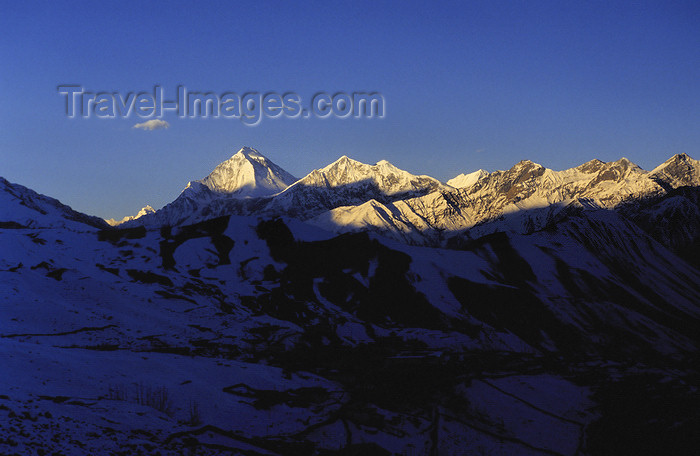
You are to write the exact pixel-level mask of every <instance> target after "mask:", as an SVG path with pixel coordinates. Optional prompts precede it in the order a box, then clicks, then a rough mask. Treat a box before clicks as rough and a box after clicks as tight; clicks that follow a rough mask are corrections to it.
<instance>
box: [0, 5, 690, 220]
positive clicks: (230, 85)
mask: <svg viewBox="0 0 700 456" xmlns="http://www.w3.org/2000/svg"><path fill="white" fill-rule="evenodd" d="M298 3H302V2H298ZM303 3H304V4H303V5H298V4H297V2H279V3H278V2H264V1H256V2H173V3H159V2H143V1H139V2H129V1H119V2H104V3H103V2H84V3H63V2H46V3H37V2H10V1H2V2H1V7H2V8H1V9H2V13H1V14H0V33H1V35H0V36H1V39H0V90H1V95H0V100H1V101H2V102H1V103H0V176H3V177H5V178H7V179H9V180H10V181H12V182H17V183H21V184H23V185H26V186H28V187H30V188H33V189H35V190H37V191H39V192H41V193H45V194H48V195H50V196H53V197H56V198H59V199H60V200H61V201H62V202H64V203H66V204H69V205H71V206H72V207H74V208H75V209H77V210H80V211H84V212H87V213H90V214H94V215H99V216H102V217H119V218H120V217H122V216H124V215H127V214H133V213H135V212H136V211H137V210H138V209H139V208H140V207H141V206H143V205H145V204H147V203H148V204H151V205H153V206H154V207H156V208H157V207H160V206H162V205H164V204H166V203H167V202H169V201H171V200H173V199H174V198H175V197H176V196H177V195H178V194H179V192H180V191H181V190H182V188H183V187H184V186H185V184H186V183H187V182H188V181H189V180H193V179H198V178H202V177H204V176H205V175H206V174H208V172H209V171H210V170H211V169H212V168H213V167H214V166H216V165H217V164H218V163H219V162H221V161H223V160H225V159H227V158H228V157H229V156H230V155H232V154H233V153H234V152H235V151H236V150H238V149H239V148H240V147H241V146H243V145H248V146H252V147H255V148H257V149H259V150H260V151H261V152H262V153H263V154H265V155H267V156H268V157H269V158H271V159H272V160H273V161H275V162H276V163H277V164H279V165H280V166H282V167H283V168H285V169H287V170H288V171H289V172H291V173H292V174H294V175H297V176H303V175H304V174H306V173H307V172H309V171H311V170H312V169H313V168H318V167H322V166H325V165H326V164H328V163H330V162H332V161H333V160H335V159H336V158H338V157H339V156H341V155H343V154H345V155H348V156H350V157H353V158H356V159H358V160H361V161H364V162H367V163H375V162H376V161H378V160H381V159H387V160H389V161H391V162H392V163H394V164H395V165H397V166H399V167H401V168H404V169H407V170H409V171H411V172H416V173H425V174H430V175H432V176H434V177H437V178H439V179H442V180H446V179H449V178H451V177H453V176H454V175H456V174H458V173H460V172H469V171H473V170H476V169H478V168H485V169H488V170H495V169H507V168H510V167H511V166H512V165H513V164H514V163H515V162H517V161H519V160H521V159H525V158H527V159H531V160H533V161H536V162H538V163H541V164H543V165H545V166H547V167H550V168H554V169H564V168H568V167H571V166H575V165H578V164H580V163H582V162H584V161H586V160H589V159H592V158H599V159H601V160H605V161H610V160H616V159H618V158H619V157H621V156H626V157H627V158H629V159H631V160H632V161H634V162H636V163H637V164H639V165H640V166H642V167H643V168H646V169H650V168H651V167H653V166H655V165H657V164H658V163H660V162H662V161H663V160H665V159H666V158H667V157H669V156H671V155H672V154H674V153H680V152H686V153H688V154H690V155H691V156H693V157H695V158H700V124H699V121H700V3H699V2H697V1H687V2H677V1H658V2H629V3H628V2H619V1H601V2H561V1H552V2H538V1H534V0H531V1H523V2H516V1H508V2H499V1H472V2H469V1H463V2H455V3H442V2H377V1H371V2H344V4H343V5H341V4H334V5H329V4H328V3H332V2H317V3H316V2H314V3H307V2H303ZM333 3H334V2H333ZM66 83H76V84H81V85H83V86H84V87H85V88H86V89H88V90H95V91H102V90H104V91H110V92H111V91H118V92H122V93H125V92H129V91H144V90H150V89H151V88H152V87H153V85H154V84H157V83H159V84H161V85H162V86H163V87H164V88H165V89H166V92H171V93H172V92H173V91H174V90H175V88H176V86H177V85H178V84H184V85H185V86H186V87H187V88H188V89H190V90H202V91H215V92H224V91H229V90H230V91H236V92H247V91H258V92H266V91H276V92H285V91H296V92H297V93H299V94H300V95H302V96H304V97H305V98H309V97H311V95H312V94H314V93H315V92H317V91H328V92H331V93H333V92H336V91H339V90H343V91H348V92H352V91H360V90H367V91H379V92H381V93H382V94H383V95H384V96H385V99H386V117H385V118H384V119H381V120H376V119H375V120H366V119H365V120H351V119H346V120H339V119H325V120H320V119H309V120H302V119H297V120H290V119H263V121H262V123H261V124H260V125H259V126H256V127H252V128H251V127H246V126H244V125H242V124H241V122H239V121H237V120H231V119H219V120H214V119H184V120H183V119H179V118H178V117H177V116H176V115H175V114H170V115H169V116H168V115H166V117H165V120H167V121H168V122H170V124H171V127H170V128H169V129H167V130H157V131H142V130H135V129H133V128H132V126H133V125H134V124H135V123H137V122H139V121H140V120H139V119H138V118H135V117H131V118H128V119H111V120H105V119H96V118H92V119H68V118H66V117H65V115H64V111H63V106H64V99H63V97H61V96H60V95H59V94H58V93H57V91H56V87H57V86H58V85H59V84H66Z"/></svg>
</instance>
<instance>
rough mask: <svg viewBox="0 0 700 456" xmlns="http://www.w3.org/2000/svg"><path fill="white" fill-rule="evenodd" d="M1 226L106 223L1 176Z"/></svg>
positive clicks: (91, 226) (77, 226) (79, 227)
mask: <svg viewBox="0 0 700 456" xmlns="http://www.w3.org/2000/svg"><path fill="white" fill-rule="evenodd" d="M0 227H3V228H22V227H25V228H26V227H31V228H70V229H74V230H82V231H84V230H94V229H95V228H104V227H106V223H105V221H104V220H102V219H100V218H98V217H92V216H89V215H85V214H82V213H80V212H77V211H74V210H73V209H71V208H70V207H68V206H66V205H65V204H62V203H61V202H60V201H58V200H56V199H54V198H49V197H48V196H44V195H40V194H39V193H36V192H35V191H34V190H30V189H28V188H26V187H24V186H22V185H19V184H13V183H10V182H8V181H7V180H5V179H3V178H2V177H0Z"/></svg>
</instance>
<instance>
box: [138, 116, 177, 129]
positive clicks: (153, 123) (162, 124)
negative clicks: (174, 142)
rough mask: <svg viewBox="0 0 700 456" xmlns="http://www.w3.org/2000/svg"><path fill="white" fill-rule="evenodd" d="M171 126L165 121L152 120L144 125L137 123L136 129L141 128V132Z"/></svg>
mask: <svg viewBox="0 0 700 456" xmlns="http://www.w3.org/2000/svg"><path fill="white" fill-rule="evenodd" d="M168 127H170V124H169V123H168V122H166V121H164V120H160V119H151V120H147V121H146V122H143V123H137V124H136V125H134V128H140V129H141V130H160V129H161V128H168Z"/></svg>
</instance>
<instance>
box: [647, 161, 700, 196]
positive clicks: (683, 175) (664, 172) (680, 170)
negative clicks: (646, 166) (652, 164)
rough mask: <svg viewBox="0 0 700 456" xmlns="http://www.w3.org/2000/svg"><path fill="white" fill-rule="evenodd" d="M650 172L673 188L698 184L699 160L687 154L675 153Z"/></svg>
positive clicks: (699, 180) (699, 183)
mask: <svg viewBox="0 0 700 456" xmlns="http://www.w3.org/2000/svg"><path fill="white" fill-rule="evenodd" d="M651 174H652V175H653V176H654V178H655V179H656V180H657V181H661V182H664V183H666V184H668V185H670V186H671V187H673V188H676V187H681V186H685V185H692V186H695V185H700V161H699V160H693V159H692V158H691V157H690V156H688V155H687V154H676V155H674V156H673V157H671V158H669V159H668V160H666V161H665V162H663V163H662V164H660V165H659V166H657V167H656V168H654V169H653V170H652V171H651Z"/></svg>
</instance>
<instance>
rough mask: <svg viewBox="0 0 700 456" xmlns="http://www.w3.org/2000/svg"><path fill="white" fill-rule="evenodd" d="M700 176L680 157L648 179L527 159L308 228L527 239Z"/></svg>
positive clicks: (327, 217) (600, 167) (632, 170)
mask: <svg viewBox="0 0 700 456" xmlns="http://www.w3.org/2000/svg"><path fill="white" fill-rule="evenodd" d="M698 172H700V166H698V162H697V161H696V160H692V159H690V158H689V157H688V156H686V155H678V156H674V157H672V158H671V159H669V160H668V161H667V162H666V163H665V164H664V165H661V166H660V167H658V168H656V169H655V170H654V171H652V172H648V171H645V170H643V169H641V168H640V167H638V166H637V165H635V164H634V163H632V162H630V161H629V160H627V159H626V158H622V159H620V160H617V161H615V162H609V163H604V162H602V161H600V160H592V161H589V162H587V163H584V164H583V165H580V166H578V167H575V168H571V169H567V170H564V171H554V170H551V169H548V168H545V167H543V166H542V165H539V164H536V163H533V162H531V161H527V160H526V161H521V162H520V163H517V164H516V165H515V166H513V167H512V168H511V169H509V170H507V171H495V172H493V173H490V174H487V175H484V176H482V177H481V178H480V179H478V180H477V181H476V182H474V183H473V184H472V185H471V186H468V187H465V188H460V189H457V190H454V191H440V192H433V193H430V194H428V195H425V196H422V197H417V198H407V199H402V200H400V201H394V202H389V203H386V204H385V205H384V207H381V208H376V209H375V210H376V211H377V213H376V214H369V213H368V210H370V208H369V207H367V206H351V207H344V208H337V209H334V210H331V211H330V212H329V213H328V214H321V215H319V216H317V218H316V219H314V221H313V223H317V224H319V225H320V226H323V227H324V228H325V229H331V230H334V231H338V232H344V231H348V230H349V227H358V229H362V230H367V229H373V230H375V231H380V232H384V233H386V234H388V235H390V236H393V237H395V238H398V239H405V234H404V233H403V232H399V233H396V232H395V231H396V230H392V229H391V228H390V227H397V226H401V227H405V226H408V227H411V230H412V231H416V230H417V231H420V232H421V233H422V234H423V235H424V237H425V239H424V242H429V243H434V242H439V240H440V239H443V240H444V238H445V237H450V236H452V235H454V234H457V233H459V232H462V231H464V230H467V229H470V230H471V233H472V234H475V235H477V236H478V235H483V234H487V233H488V232H493V231H502V230H514V231H516V232H532V231H533V230H537V229H542V228H544V227H545V226H546V225H547V224H548V223H549V222H551V221H552V220H553V218H556V217H557V216H558V215H557V214H558V213H559V211H560V210H561V209H562V208H566V207H569V206H570V205H572V204H573V205H574V206H576V205H578V206H580V205H581V204H583V205H586V206H590V205H592V206H595V207H600V208H607V209H615V208H619V207H621V206H623V205H624V204H626V203H627V202H634V201H637V200H640V199H645V198H652V197H656V196H659V195H663V194H665V193H666V192H667V189H670V188H675V187H679V186H683V185H688V184H690V185H698V183H699V182H700V180H698V178H697V173H698ZM341 213H342V217H341V216H340V215H339V214H341ZM387 218H389V219H391V220H387ZM356 220H357V221H356ZM493 222H499V223H493ZM480 225H485V226H483V227H481V226H480ZM360 227H361V228H360ZM350 230H352V229H350ZM399 231H402V230H399ZM411 237H412V238H414V239H415V238H416V236H415V235H412V236H411Z"/></svg>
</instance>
